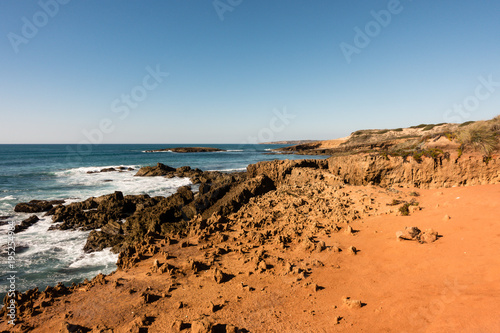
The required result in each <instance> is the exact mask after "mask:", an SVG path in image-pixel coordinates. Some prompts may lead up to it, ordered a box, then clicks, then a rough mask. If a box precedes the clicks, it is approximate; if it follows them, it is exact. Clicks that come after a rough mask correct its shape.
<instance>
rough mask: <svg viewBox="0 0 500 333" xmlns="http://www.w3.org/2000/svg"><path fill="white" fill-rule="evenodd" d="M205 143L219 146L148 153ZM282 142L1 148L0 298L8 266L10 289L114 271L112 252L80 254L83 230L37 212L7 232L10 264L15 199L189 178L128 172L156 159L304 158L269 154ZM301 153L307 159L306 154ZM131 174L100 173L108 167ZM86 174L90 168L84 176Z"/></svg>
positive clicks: (159, 191) (219, 162)
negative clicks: (32, 220) (60, 225)
mask: <svg viewBox="0 0 500 333" xmlns="http://www.w3.org/2000/svg"><path fill="white" fill-rule="evenodd" d="M186 146H210V147H215V148H220V149H224V150H226V151H224V152H212V153H206V152H205V153H172V152H157V153H147V152H146V150H155V149H163V148H167V147H186ZM282 146H283V145H164V144H162V145H155V144H152V145H144V144H141V145H104V144H103V145H88V146H78V145H0V216H8V218H7V219H3V220H0V224H2V223H3V225H1V226H0V250H1V252H0V253H1V255H0V267H1V268H0V273H1V275H0V297H3V295H4V294H5V293H6V292H7V290H8V283H7V280H6V279H7V278H8V277H9V273H8V272H9V271H15V272H16V273H15V275H16V289H17V290H18V291H26V290H28V289H31V288H34V287H38V288H39V289H41V290H43V289H44V288H45V287H46V286H49V285H55V284H57V283H58V282H62V283H64V284H66V285H69V284H71V283H72V282H75V283H78V282H81V281H83V280H84V279H85V278H89V279H90V278H92V277H94V276H95V275H97V274H98V273H104V274H108V273H110V272H112V271H113V270H115V269H116V261H117V259H118V255H117V254H114V253H112V252H111V251H110V249H105V250H103V251H99V252H94V253H85V252H84V251H83V247H84V245H85V243H86V239H87V236H88V234H89V232H88V231H87V232H83V231H74V230H50V231H49V230H48V229H49V227H50V226H51V225H53V223H52V219H51V217H50V216H49V217H45V216H44V213H38V214H36V215H37V216H38V217H39V218H40V221H39V222H37V223H36V224H34V225H33V226H31V227H29V228H28V229H27V230H25V231H23V232H20V233H17V234H15V236H14V240H15V244H16V250H15V256H14V257H15V261H14V266H13V267H14V268H9V264H10V263H11V262H9V261H8V256H7V243H8V225H7V223H8V222H14V223H15V224H18V223H20V222H21V221H22V220H24V219H26V218H27V217H29V216H31V215H33V214H25V213H15V212H14V207H15V205H16V204H17V203H19V202H27V201H30V200H34V199H38V200H56V199H63V200H65V204H68V203H70V202H77V201H83V200H85V199H87V198H89V197H96V196H100V195H105V194H109V193H113V192H114V191H121V192H123V194H124V195H128V194H132V195H133V194H149V195H151V196H169V195H171V194H173V193H175V192H176V191H177V189H178V188H179V187H180V186H185V185H190V184H191V182H190V180H189V179H188V178H170V179H167V178H164V177H134V175H135V173H136V172H137V170H138V169H139V168H140V167H142V166H147V165H156V164H157V163H158V162H160V163H163V164H166V165H169V166H172V167H175V168H177V167H180V166H185V165H188V166H190V167H192V168H200V169H202V170H219V171H239V170H245V169H246V167H247V166H248V165H249V164H252V163H256V162H258V161H264V160H273V159H286V158H289V159H292V158H303V156H295V155H280V154H272V155H270V154H269V151H270V150H271V149H274V148H279V147H282ZM307 158H311V157H310V156H308V157H307ZM120 166H121V167H126V168H133V169H134V170H132V171H124V172H104V173H99V172H97V173H92V171H100V170H101V169H103V168H110V167H114V168H117V167H120ZM89 172H90V173H89Z"/></svg>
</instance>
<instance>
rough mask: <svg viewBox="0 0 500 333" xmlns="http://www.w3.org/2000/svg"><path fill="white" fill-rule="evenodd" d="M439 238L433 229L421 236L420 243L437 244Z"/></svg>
mask: <svg viewBox="0 0 500 333" xmlns="http://www.w3.org/2000/svg"><path fill="white" fill-rule="evenodd" d="M437 238H438V233H437V232H436V231H434V230H432V229H427V230H426V231H424V232H423V233H422V234H420V237H419V239H418V241H419V242H420V243H422V244H423V243H432V242H435V241H436V240H437Z"/></svg>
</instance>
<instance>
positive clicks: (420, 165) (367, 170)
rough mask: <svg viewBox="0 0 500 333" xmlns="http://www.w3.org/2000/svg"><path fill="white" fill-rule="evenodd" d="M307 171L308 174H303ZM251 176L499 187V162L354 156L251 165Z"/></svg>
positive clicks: (283, 180)
mask: <svg viewBox="0 0 500 333" xmlns="http://www.w3.org/2000/svg"><path fill="white" fill-rule="evenodd" d="M304 169H308V172H301V170H304ZM311 169H312V170H316V171H315V172H311V171H312V170H311ZM248 173H249V175H250V176H251V177H253V176H255V175H258V174H265V175H266V176H268V177H269V178H271V179H272V180H273V181H275V182H276V183H278V184H279V183H288V184H291V183H297V184H300V183H301V182H302V183H303V182H306V181H313V180H315V179H320V180H323V181H324V180H325V179H327V180H328V181H329V182H332V183H334V182H339V183H342V182H343V183H346V184H350V185H370V184H371V185H378V186H382V187H388V186H391V185H400V186H403V187H418V188H439V187H452V186H464V185H483V184H496V183H500V158H499V157H494V158H492V159H491V160H489V161H488V162H485V161H483V159H482V158H481V157H477V156H469V157H461V158H459V159H457V160H455V159H452V158H450V159H446V158H442V157H441V158H425V157H424V158H422V161H421V162H417V161H415V160H414V159H413V158H406V159H405V158H403V157H384V156H376V155H351V156H340V157H331V158H328V159H327V160H302V161H273V162H260V163H257V164H254V165H250V166H249V167H248Z"/></svg>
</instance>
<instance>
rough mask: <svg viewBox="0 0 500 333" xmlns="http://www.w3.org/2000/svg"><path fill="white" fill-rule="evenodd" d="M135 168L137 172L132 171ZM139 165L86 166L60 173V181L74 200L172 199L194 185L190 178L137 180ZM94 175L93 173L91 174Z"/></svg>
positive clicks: (58, 180) (58, 175) (140, 178)
mask: <svg viewBox="0 0 500 333" xmlns="http://www.w3.org/2000/svg"><path fill="white" fill-rule="evenodd" d="M119 167H123V168H126V169H125V170H124V171H123V172H116V171H112V172H95V171H100V170H101V169H104V168H115V169H117V168H119ZM128 168H133V169H134V170H133V171H128V170H127V169H128ZM137 170H138V166H135V165H130V166H127V165H126V166H123V165H121V166H109V167H83V168H75V169H69V170H65V171H60V172H57V173H56V176H57V179H56V181H57V182H58V183H60V184H63V185H64V186H65V187H66V188H67V191H66V193H67V194H69V197H70V198H71V200H70V201H72V202H74V201H79V200H84V199H87V198H89V197H93V196H94V197H95V196H100V195H104V194H109V193H112V192H114V191H121V192H123V194H125V195H127V194H131V195H136V194H149V195H151V196H157V195H161V196H169V195H171V194H174V193H175V192H176V191H177V188H179V187H181V186H186V185H191V181H190V179H189V178H179V177H174V178H165V177H135V176H134V175H135V174H136V172H137ZM89 172H90V173H89Z"/></svg>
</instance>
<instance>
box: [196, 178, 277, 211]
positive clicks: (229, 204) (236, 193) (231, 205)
mask: <svg viewBox="0 0 500 333" xmlns="http://www.w3.org/2000/svg"><path fill="white" fill-rule="evenodd" d="M274 189H276V187H275V185H274V183H273V181H272V180H271V179H270V178H269V177H267V176H266V175H258V176H256V177H253V178H250V179H248V180H247V181H245V182H244V183H242V184H240V185H238V186H235V187H233V188H232V189H231V190H230V191H228V193H226V194H225V195H224V197H222V198H221V199H220V200H218V201H217V202H216V203H215V204H214V205H212V206H210V208H208V209H207V210H205V211H204V212H203V214H202V217H203V218H204V219H208V218H209V217H210V216H212V215H213V214H216V215H221V216H226V215H228V214H230V213H234V212H236V211H237V210H238V209H240V207H242V206H243V205H244V204H246V203H248V201H250V198H253V197H257V196H260V195H262V194H265V193H267V192H269V191H271V190H274Z"/></svg>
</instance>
